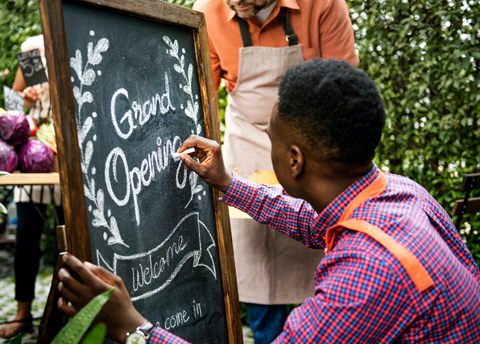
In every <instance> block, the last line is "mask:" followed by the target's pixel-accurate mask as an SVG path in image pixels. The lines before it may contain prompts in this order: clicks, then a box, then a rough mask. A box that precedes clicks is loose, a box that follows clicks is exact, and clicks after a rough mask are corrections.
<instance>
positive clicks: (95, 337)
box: [82, 323, 107, 344]
mask: <svg viewBox="0 0 480 344" xmlns="http://www.w3.org/2000/svg"><path fill="white" fill-rule="evenodd" d="M106 334H107V325H105V324H104V323H99V324H97V325H95V327H94V328H92V329H91V330H90V332H88V333H87V335H86V336H85V338H84V339H83V340H82V344H101V343H103V340H104V339H105V335H106Z"/></svg>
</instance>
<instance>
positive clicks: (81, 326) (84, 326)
mask: <svg viewBox="0 0 480 344" xmlns="http://www.w3.org/2000/svg"><path fill="white" fill-rule="evenodd" d="M114 291H115V287H113V288H112V289H110V290H108V291H106V292H104V293H102V294H100V295H97V296H96V297H95V298H94V299H92V300H91V301H90V302H89V303H88V304H87V305H86V306H85V307H83V308H82V309H81V310H80V312H78V313H77V315H75V316H74V317H73V318H72V319H70V321H69V322H68V323H67V324H66V325H65V326H64V327H63V328H62V329H61V330H60V332H59V333H58V334H57V335H56V336H55V338H54V339H53V341H52V344H76V343H79V342H80V340H81V339H82V337H83V335H84V334H85V332H86V331H87V330H88V328H89V327H90V324H91V323H92V321H93V320H94V319H95V317H96V316H97V314H98V313H99V312H100V310H101V309H102V307H103V305H104V304H105V303H106V302H107V301H108V299H110V296H112V294H113V292H114ZM92 331H93V332H94V333H93V334H91V335H90V336H87V340H88V343H103V338H104V335H105V333H106V331H105V328H103V327H102V326H100V328H94V329H93V330H92ZM102 333H103V337H102ZM99 336H100V337H101V338H100V340H99V341H97V342H95V341H93V340H96V339H95V338H97V337H99Z"/></svg>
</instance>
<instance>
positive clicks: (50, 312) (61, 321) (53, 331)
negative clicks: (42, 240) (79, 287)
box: [37, 225, 68, 344]
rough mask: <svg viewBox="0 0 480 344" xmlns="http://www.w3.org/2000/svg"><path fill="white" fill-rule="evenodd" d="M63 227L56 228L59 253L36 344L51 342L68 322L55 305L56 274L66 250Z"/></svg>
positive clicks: (56, 293) (57, 279)
mask: <svg viewBox="0 0 480 344" xmlns="http://www.w3.org/2000/svg"><path fill="white" fill-rule="evenodd" d="M65 234H66V233H65V226H64V225H62V226H58V227H57V242H58V250H59V252H60V254H59V256H58V259H57V264H56V265H55V269H54V271H53V278H52V284H51V286H50V292H49V293H48V298H47V303H46V304H45V309H44V311H43V317H42V321H41V322H40V326H39V328H38V339H37V344H47V343H51V342H52V341H53V338H55V336H56V335H57V333H58V332H60V330H61V329H62V327H63V325H65V323H66V322H67V320H68V317H67V316H66V315H64V314H63V313H62V312H60V311H59V310H58V307H57V303H58V299H59V298H60V293H59V291H58V283H59V282H60V280H59V278H58V272H59V271H60V269H61V268H62V267H63V266H64V264H63V259H62V254H64V253H65V252H66V251H67V250H66V244H65V243H66V240H65V238H66V236H65Z"/></svg>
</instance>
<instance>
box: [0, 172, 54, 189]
mask: <svg viewBox="0 0 480 344" xmlns="http://www.w3.org/2000/svg"><path fill="white" fill-rule="evenodd" d="M57 184H60V176H59V175H58V172H50V173H12V174H8V175H5V176H0V186H20V185H57Z"/></svg>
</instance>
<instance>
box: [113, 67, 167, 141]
mask: <svg viewBox="0 0 480 344" xmlns="http://www.w3.org/2000/svg"><path fill="white" fill-rule="evenodd" d="M122 96H123V97H124V98H126V100H128V101H129V99H128V91H127V90H126V89H124V88H120V89H118V90H117V91H116V92H115V93H114V94H113V97H112V101H111V102H110V113H111V116H112V122H113V125H114V127H115V131H116V133H117V135H118V136H120V137H121V138H122V139H127V138H128V137H129V136H130V134H131V133H132V132H133V129H135V128H136V127H137V125H135V123H134V118H135V120H138V123H139V124H140V125H144V124H145V123H147V122H148V120H149V119H150V117H151V116H152V115H156V114H157V106H158V107H159V110H160V113H161V114H162V115H163V114H166V113H167V112H168V111H169V110H175V108H174V107H173V105H172V103H171V101H170V91H169V83H168V77H167V73H165V92H164V93H163V94H162V95H161V96H160V95H159V94H158V93H157V94H155V95H154V96H153V97H152V100H151V101H150V100H147V101H146V102H144V103H143V106H142V105H140V104H139V103H137V102H136V101H134V102H133V103H132V105H131V108H132V109H131V110H128V111H127V112H125V114H124V115H123V116H122V118H121V119H120V123H123V122H125V121H127V123H128V131H127V132H126V133H124V132H122V130H121V129H120V127H119V126H118V121H117V113H116V103H117V98H118V97H122ZM132 110H133V111H132Z"/></svg>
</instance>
